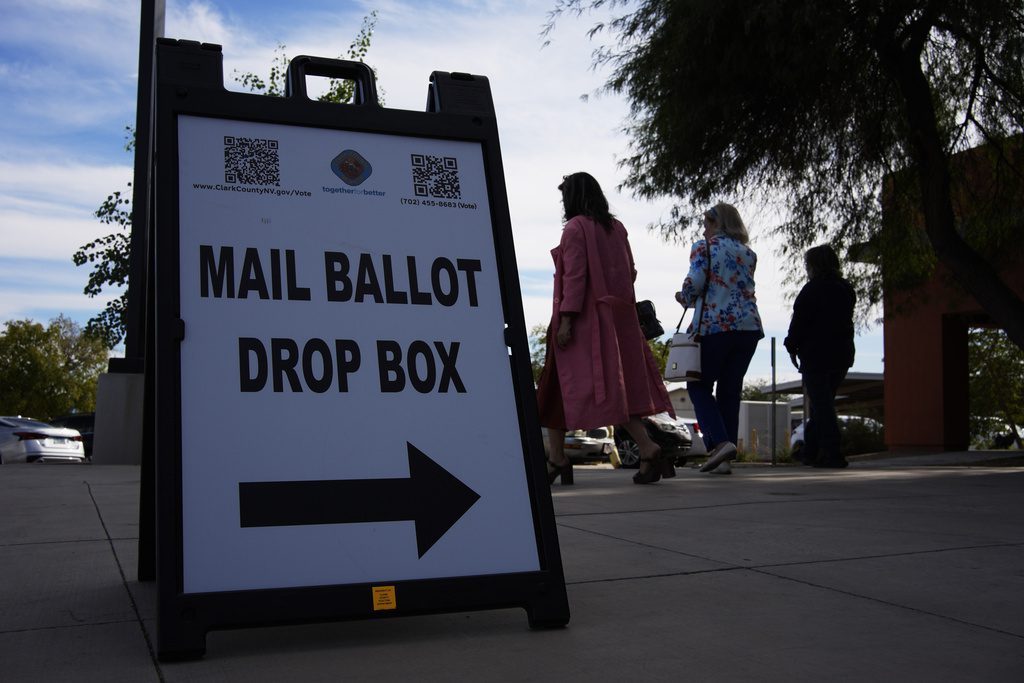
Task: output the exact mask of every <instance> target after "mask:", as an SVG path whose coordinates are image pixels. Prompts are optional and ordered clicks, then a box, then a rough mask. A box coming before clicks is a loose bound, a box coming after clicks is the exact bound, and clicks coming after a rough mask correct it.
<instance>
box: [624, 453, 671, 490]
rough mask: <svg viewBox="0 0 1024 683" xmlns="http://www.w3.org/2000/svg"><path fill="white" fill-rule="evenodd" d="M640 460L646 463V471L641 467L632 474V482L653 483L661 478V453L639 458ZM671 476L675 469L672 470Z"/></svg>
mask: <svg viewBox="0 0 1024 683" xmlns="http://www.w3.org/2000/svg"><path fill="white" fill-rule="evenodd" d="M640 462H641V463H647V465H648V468H647V471H646V472H644V471H643V470H642V469H641V470H638V471H637V473H636V474H634V475H633V483H634V484H653V483H654V482H656V481H658V480H659V479H661V453H658V454H657V455H656V456H655V457H653V458H640ZM672 476H675V470H673V471H672Z"/></svg>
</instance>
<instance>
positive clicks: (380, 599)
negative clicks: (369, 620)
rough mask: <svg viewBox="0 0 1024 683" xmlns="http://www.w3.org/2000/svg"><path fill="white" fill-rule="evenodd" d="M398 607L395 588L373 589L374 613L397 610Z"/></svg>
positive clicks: (382, 587)
mask: <svg viewBox="0 0 1024 683" xmlns="http://www.w3.org/2000/svg"><path fill="white" fill-rule="evenodd" d="M396 607H398V602H397V601H396V600H395V587H394V586H374V587H373V611H374V612H377V611H380V610H382V609H395V608H396Z"/></svg>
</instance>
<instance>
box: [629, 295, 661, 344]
mask: <svg viewBox="0 0 1024 683" xmlns="http://www.w3.org/2000/svg"><path fill="white" fill-rule="evenodd" d="M636 317H637V318H639V319H640V330H641V331H642V332H643V333H644V339H657V338H658V337H661V336H662V335H664V334H665V328H664V327H662V326H661V321H660V320H658V314H657V313H656V312H655V310H654V304H653V303H652V302H651V301H649V300H647V299H645V300H643V301H637V302H636Z"/></svg>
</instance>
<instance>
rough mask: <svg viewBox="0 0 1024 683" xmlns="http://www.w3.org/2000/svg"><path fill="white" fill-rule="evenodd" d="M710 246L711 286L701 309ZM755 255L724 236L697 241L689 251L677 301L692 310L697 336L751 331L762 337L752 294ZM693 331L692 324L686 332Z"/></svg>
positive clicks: (754, 297) (745, 246) (755, 262)
mask: <svg viewBox="0 0 1024 683" xmlns="http://www.w3.org/2000/svg"><path fill="white" fill-rule="evenodd" d="M709 243H710V245H711V283H710V284H709V285H708V290H707V296H706V297H705V302H706V305H705V306H704V307H703V310H700V309H701V305H700V302H701V297H702V295H703V293H704V286H705V284H704V283H705V280H706V279H707V270H708V265H707V263H708V261H707V259H708V256H707V254H708V244H709ZM755 268H757V254H755V253H754V250H753V249H751V248H750V247H748V246H747V245H745V244H741V243H740V242H738V241H737V240H734V239H733V238H731V237H727V236H725V235H715V236H714V237H712V238H711V239H710V240H709V241H705V240H701V241H699V242H697V243H696V244H694V245H693V248H692V249H691V250H690V272H689V273H687V275H686V279H685V280H683V287H682V290H681V291H680V299H681V300H682V301H683V303H684V305H686V306H688V307H691V308H692V307H696V308H697V311H696V313H695V314H694V321H695V320H697V319H700V321H701V323H700V334H701V335H702V336H707V335H709V334H717V333H719V332H738V331H751V332H760V333H761V336H764V330H763V327H762V325H761V316H760V315H759V314H758V312H757V297H756V296H755V295H754V269H755ZM686 331H687V332H688V333H690V334H693V332H694V323H693V322H691V323H690V326H689V327H688V328H687V329H686Z"/></svg>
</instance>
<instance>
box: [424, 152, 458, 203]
mask: <svg viewBox="0 0 1024 683" xmlns="http://www.w3.org/2000/svg"><path fill="white" fill-rule="evenodd" d="M412 189H413V192H415V193H416V196H417V197H436V198H438V199H462V188H461V187H459V162H458V160H457V159H456V158H455V157H435V156H431V155H430V154H413V155H412Z"/></svg>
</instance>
